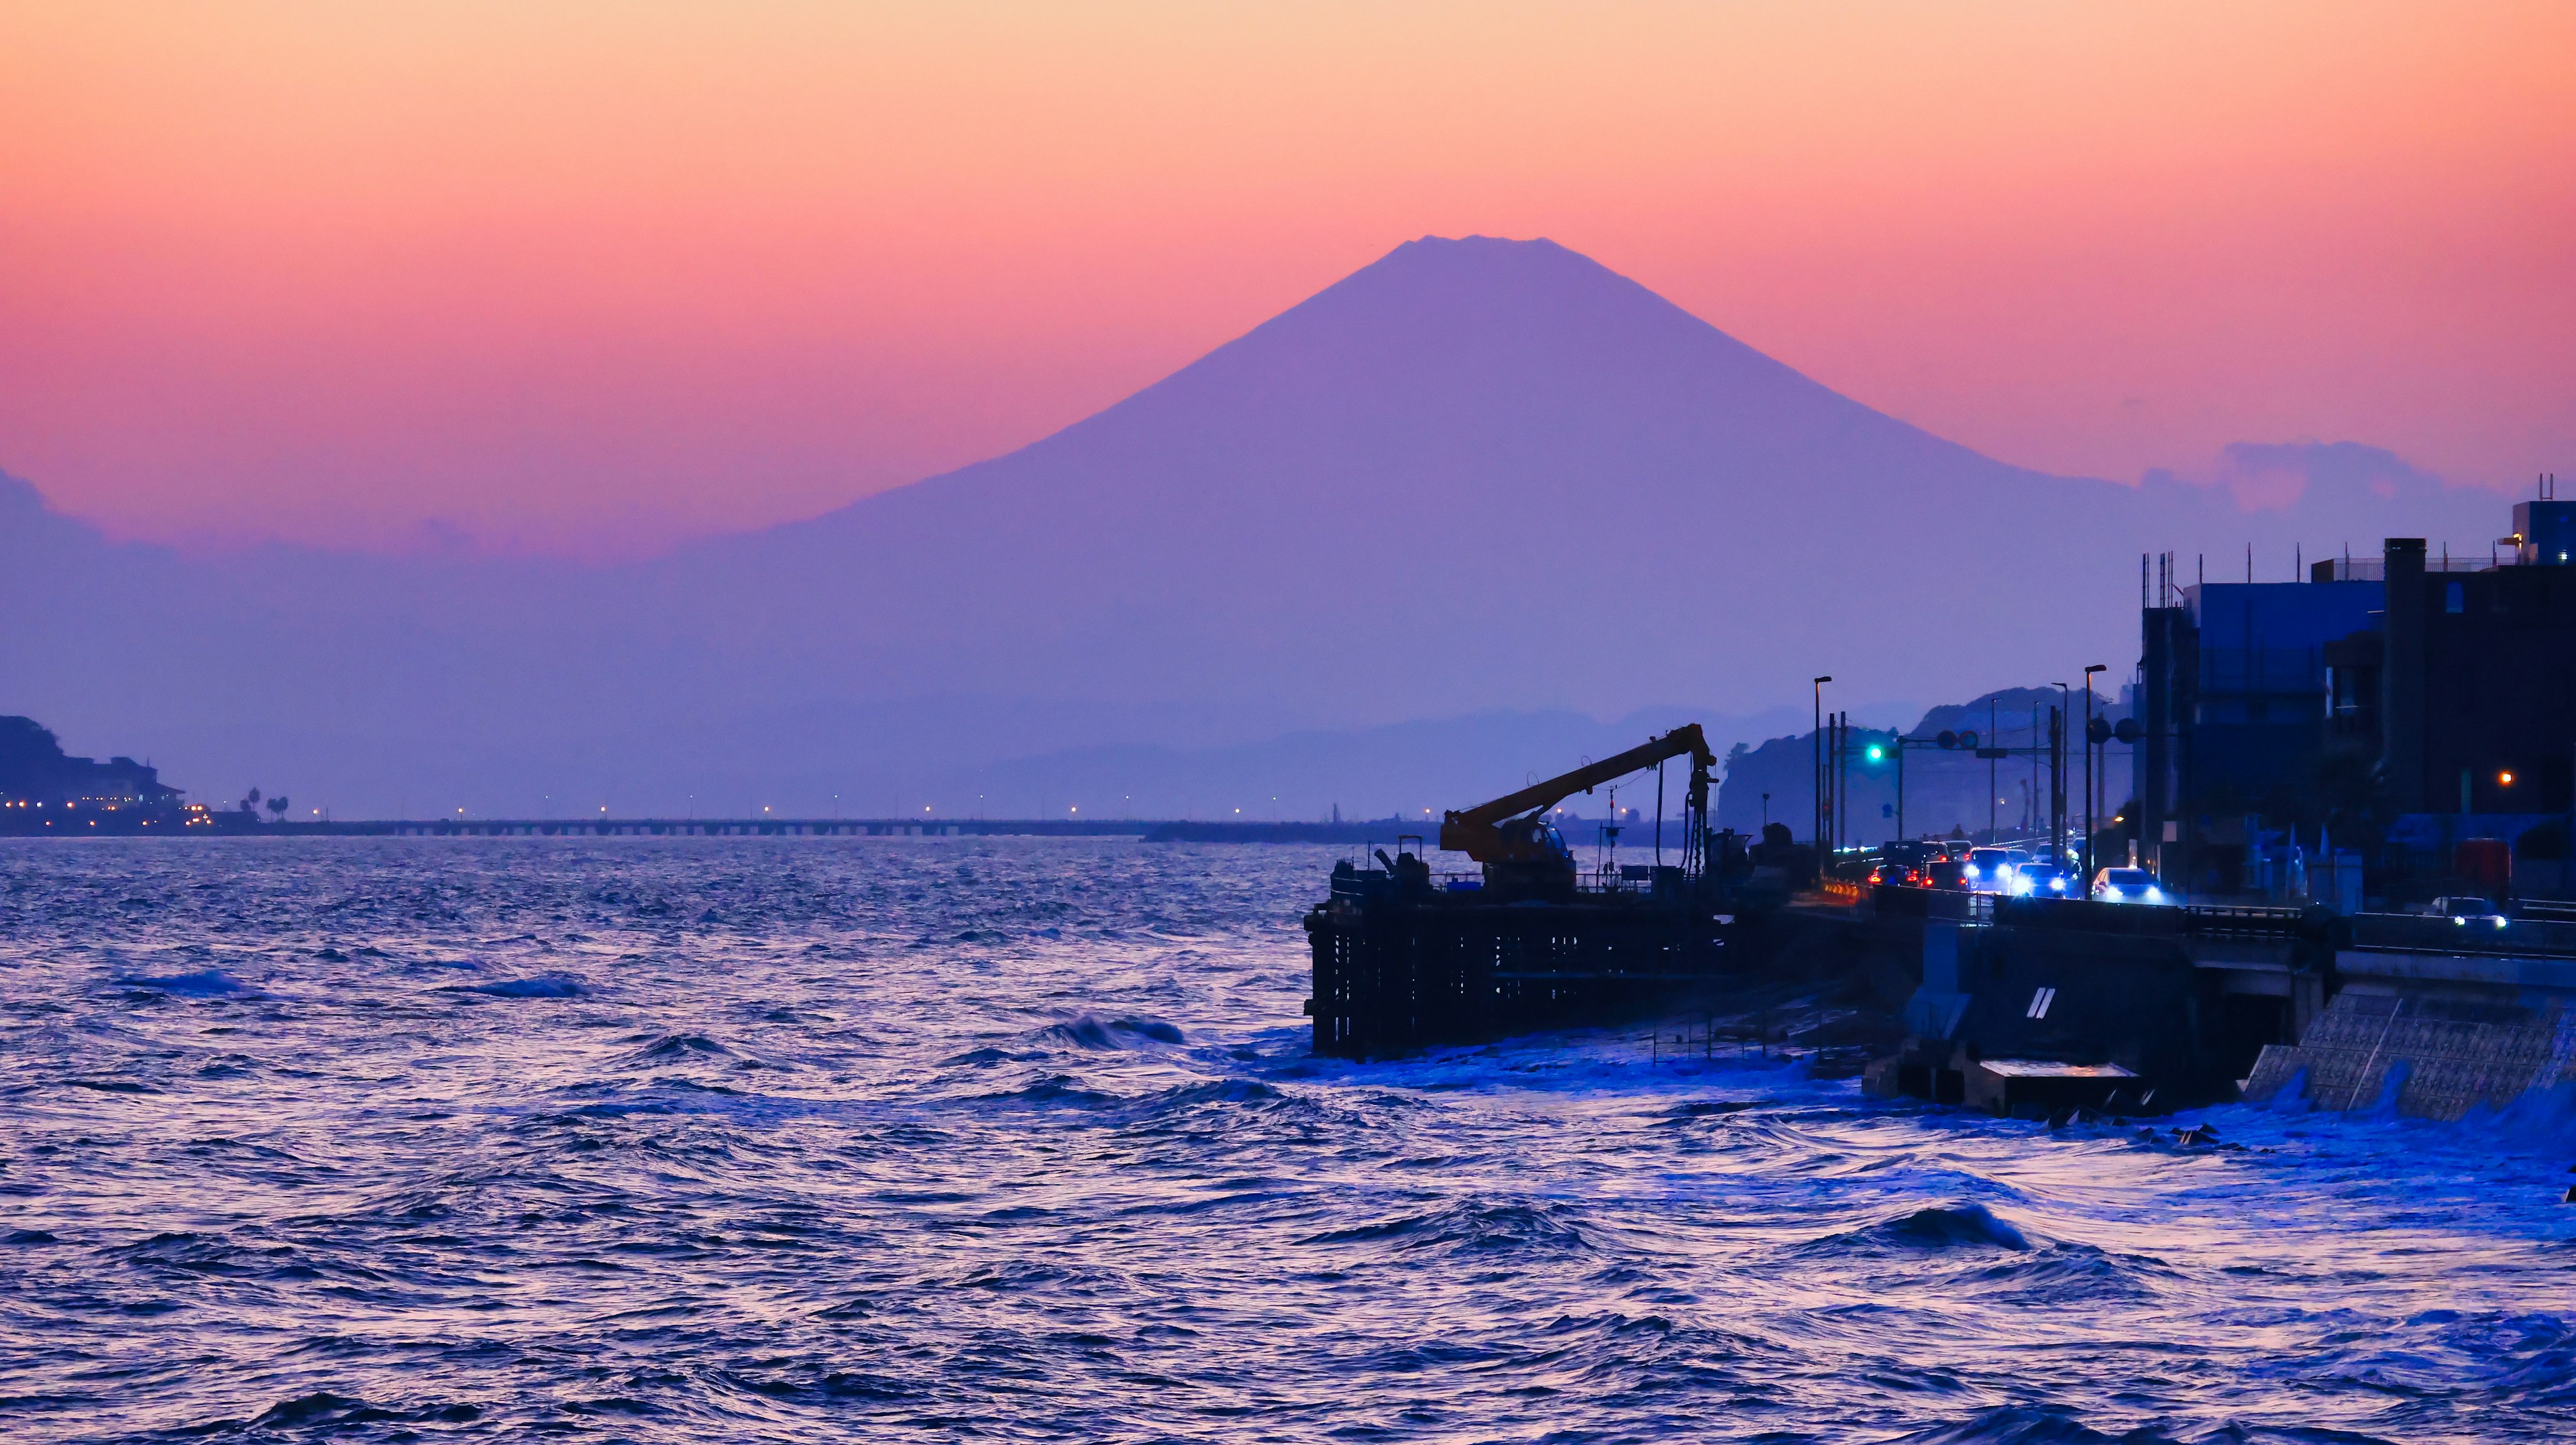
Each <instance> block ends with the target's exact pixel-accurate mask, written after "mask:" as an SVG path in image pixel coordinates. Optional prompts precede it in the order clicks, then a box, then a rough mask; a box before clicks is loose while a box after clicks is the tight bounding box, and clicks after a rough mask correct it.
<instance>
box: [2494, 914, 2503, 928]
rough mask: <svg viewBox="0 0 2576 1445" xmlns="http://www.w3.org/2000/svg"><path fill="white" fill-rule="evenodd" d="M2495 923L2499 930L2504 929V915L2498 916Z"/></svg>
mask: <svg viewBox="0 0 2576 1445" xmlns="http://www.w3.org/2000/svg"><path fill="white" fill-rule="evenodd" d="M2495 923H2496V927H2498V928H2502V927H2504V915H2503V914H2501V913H2499V914H2497V915H2496V921H2495Z"/></svg>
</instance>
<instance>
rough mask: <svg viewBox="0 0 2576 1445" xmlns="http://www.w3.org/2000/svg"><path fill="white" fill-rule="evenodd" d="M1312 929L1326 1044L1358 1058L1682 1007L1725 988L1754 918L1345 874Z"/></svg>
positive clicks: (1627, 896) (1643, 894)
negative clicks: (1416, 887) (1407, 885)
mask: <svg viewBox="0 0 2576 1445" xmlns="http://www.w3.org/2000/svg"><path fill="white" fill-rule="evenodd" d="M1675 871H1678V870H1675ZM1305 924H1306V933H1307V938H1308V941H1309V943H1310V945H1311V948H1312V951H1313V955H1314V997H1313V998H1312V999H1310V1000H1309V1001H1308V1002H1307V1005H1306V1008H1307V1011H1308V1012H1309V1013H1311V1014H1312V1015H1313V1016H1314V1020H1315V1051H1316V1052H1317V1053H1320V1054H1328V1055H1334V1056H1338V1057H1342V1058H1354V1059H1357V1058H1382V1057H1386V1056H1389V1055H1393V1054H1400V1053H1404V1052H1406V1051H1409V1050H1413V1049H1420V1048H1427V1047H1436V1046H1441V1045H1452V1044H1475V1043H1484V1042H1488V1041H1491V1040H1493V1039H1498V1038H1503V1037H1507V1036H1509V1035H1512V1034H1519V1033H1530V1032H1535V1031H1538V1030H1543V1029H1556V1028H1567V1027H1575V1026H1580V1025H1584V1024H1592V1023H1607V1022H1614V1021H1618V1020H1621V1019H1624V1018H1633V1017H1637V1016H1641V1015H1644V1014H1647V1013H1651V1012H1656V1011H1659V1010H1667V1009H1673V1008H1679V1007H1682V1006H1684V1005H1686V1004H1688V1003H1689V1002H1690V1000H1691V999H1692V998H1693V997H1694V996H1695V995H1696V994H1699V993H1702V992H1705V991H1709V990H1712V989H1714V988H1716V987H1718V986H1719V985H1720V984H1721V982H1722V980H1723V979H1724V978H1725V977H1726V975H1727V974H1728V973H1729V972H1730V971H1731V970H1732V959H1733V952H1732V950H1735V949H1738V948H1740V947H1741V941H1740V940H1741V938H1742V935H1743V934H1744V932H1745V931H1746V929H1747V928H1748V926H1749V925H1747V924H1744V923H1740V922H1739V921H1738V920H1737V919H1736V917H1735V916H1734V915H1732V914H1720V913H1718V912H1716V911H1715V909H1714V908H1713V907H1711V906H1710V905H1709V904H1708V903H1707V902H1706V901H1705V895H1701V894H1699V893H1698V892H1697V890H1692V891H1691V892H1690V893H1687V894H1685V893H1679V892H1678V891H1675V892H1668V893H1667V894H1665V895H1663V896H1657V895H1656V894H1655V893H1654V892H1653V891H1652V889H1651V887H1640V888H1637V889H1634V890H1628V891H1612V890H1603V891H1586V892H1582V893H1578V894H1577V895H1576V896H1575V897H1573V898H1572V899H1570V900H1563V901H1541V900H1534V899H1523V900H1519V901H1515V902H1509V903H1505V902H1498V901H1488V900H1487V898H1486V897H1485V896H1483V895H1481V894H1480V893H1478V892H1456V893H1452V892H1442V891H1434V890H1427V889H1426V890H1420V891H1414V892H1407V891H1406V890H1402V889H1399V888H1397V887H1395V886H1394V885H1393V883H1392V881H1391V880H1388V879H1386V878H1385V877H1384V876H1383V875H1376V874H1362V875H1359V876H1357V877H1336V879H1335V880H1334V890H1333V895H1332V897H1330V898H1328V899H1327V900H1325V901H1324V902H1323V903H1320V904H1318V905H1316V906H1315V907H1314V908H1313V909H1312V910H1310V911H1309V912H1308V913H1307V914H1306V919H1305Z"/></svg>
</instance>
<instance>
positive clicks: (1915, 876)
mask: <svg viewBox="0 0 2576 1445" xmlns="http://www.w3.org/2000/svg"><path fill="white" fill-rule="evenodd" d="M1869 881H1870V883H1871V884H1872V885H1873V886H1875V885H1877V884H1881V883H1884V884H1886V885H1887V886H1888V887H1890V888H1920V887H1922V886H1923V875H1922V874H1921V873H1919V872H1917V871H1916V870H1914V869H1913V868H1910V867H1908V866H1906V865H1905V864H1903V863H1899V862H1897V861H1895V860H1894V859H1890V860H1888V861H1887V862H1885V863H1881V864H1879V865H1878V866H1877V867H1875V868H1872V869H1871V870H1869Z"/></svg>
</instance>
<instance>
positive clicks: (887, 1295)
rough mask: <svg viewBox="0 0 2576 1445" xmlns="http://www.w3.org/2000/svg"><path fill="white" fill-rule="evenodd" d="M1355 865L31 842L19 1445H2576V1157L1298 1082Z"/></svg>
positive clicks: (2527, 1147)
mask: <svg viewBox="0 0 2576 1445" xmlns="http://www.w3.org/2000/svg"><path fill="white" fill-rule="evenodd" d="M1331 856H1332V855H1331V854H1329V853H1328V852H1326V851H1325V850H1321V849H1297V848H1220V847H1162V846H1151V845H1144V844H1139V843H1133V842H1124V841H1101V842H1089V841H1034V840H1032V841H1019V840H1007V839H1004V840H982V839H940V840H928V839H918V840H895V839H883V840H858V839H780V840H766V841H764V840H748V839H675V840H669V841H652V840H640V839H638V840H617V839H602V840H583V841H552V840H528V841H517V842H513V841H502V840H454V841H448V840H392V839H388V840H347V839H342V840H304V841H269V840H239V841H190V842H181V841H177V840H172V841H166V842H141V841H135V842H114V841H105V840H101V841H97V842H89V843H78V844H66V843H52V844H48V843H28V844H18V845H0V1438H6V1439H8V1440H11V1441H55V1440H93V1439H99V1440H103V1439H125V1438H147V1439H148V1438H188V1439H197V1438H210V1439H228V1438H240V1439H278V1440H289V1439H314V1438H333V1439H353V1440H405V1439H432V1438H443V1437H450V1436H453V1437H483V1438H533V1437H540V1436H549V1437H550V1436H566V1437H572V1438H581V1439H601V1440H618V1439H633V1440H727V1441H731V1440H799V1441H805V1440H816V1439H940V1440H946V1439H969V1438H983V1439H1044V1440H1167V1439H1193V1440H1197V1439H1204V1440H1245V1441H1251V1440H1261V1441H1268V1440H1433V1439H1437V1440H1553V1441H1588V1440H1662V1439H1674V1440H1761V1441H1779V1442H1788V1441H1887V1440H1896V1439H1906V1440H1925V1441H1998V1442H2006V1441H2010V1442H2022V1441H2028V1442H2042V1441H2045V1442H2060V1441H2076V1442H2081V1441H2094V1440H2101V1439H2105V1438H2110V1439H2120V1440H2126V1441H2132V1442H2138V1445H2147V1442H2158V1441H2169V1440H2170V1441H2201V1440H2225V1441H2240V1440H2280V1441H2341V1440H2386V1441H2406V1442H2416V1441H2435V1440H2540V1439H2568V1438H2576V1205H2563V1204H2561V1203H2559V1202H2558V1200H2559V1194H2560V1191H2561V1190H2562V1189H2563V1187H2564V1186H2565V1184H2566V1183H2568V1182H2569V1176H2568V1175H2567V1174H2566V1172H2565V1171H2566V1169H2567V1165H2568V1161H2569V1160H2570V1159H2571V1158H2576V1140H2571V1136H2570V1135H2569V1134H2568V1133H2567V1132H2566V1130H2565V1129H2564V1127H2563V1125H2560V1124H2558V1123H2555V1122H2553V1121H2552V1120H2551V1119H2549V1118H2546V1117H2540V1118H2532V1119H2523V1118H2516V1119H2511V1120H2482V1121H2473V1122H2472V1123H2469V1124H2464V1125H2452V1126H2441V1125H2427V1124H2417V1123H2409V1122H2402V1121H2396V1120H2389V1119H2376V1120H2373V1119H2347V1118H2331V1119H2324V1118H2316V1117H2298V1116H2294V1115H2284V1114H2277V1113H2267V1112H2259V1111H2254V1110H2249V1109H2220V1110H2214V1111H2211V1112H2210V1113H2209V1114H2207V1115H2206V1116H2199V1115H2195V1116H2192V1118H2190V1119H2186V1120H2183V1121H2180V1122H2184V1123H2189V1122H2193V1121H2195V1120H2197V1119H2200V1118H2204V1117H2205V1118H2206V1119H2207V1120H2208V1121H2210V1122H2211V1123H2212V1124H2214V1126H2215V1127H2216V1129H2217V1131H2218V1133H2219V1135H2220V1138H2221V1140H2222V1141H2223V1144H2222V1146H2220V1147H2210V1146H2204V1145H2188V1144H2182V1143H2178V1142H2176V1141H2175V1140H2174V1138H2173V1137H2172V1133H2171V1123H2170V1122H2169V1123H2167V1124H2165V1125H2163V1126H2161V1127H2160V1129H2159V1130H2158V1131H2157V1132H2155V1133H2153V1134H2151V1135H2146V1136H2142V1135H2141V1134H2140V1133H2139V1132H2138V1129H2137V1128H2136V1126H2130V1127H2112V1126H2109V1125H2102V1126H2086V1127H2076V1128H2069V1129H2061V1130H2058V1131H2055V1132H2051V1131H2049V1130H2047V1129H2046V1128H2044V1127H2042V1126H2038V1125H2031V1124H2016V1123H1999V1122H1996V1121H1993V1120H1990V1119H1985V1118H1981V1117H1967V1116H1961V1115H1955V1114H1949V1113H1943V1112H1938V1111H1932V1110H1927V1109H1924V1108H1920V1107H1912V1106H1907V1107H1895V1106H1887V1105H1881V1104H1876V1103H1872V1102H1869V1101H1866V1100H1863V1099H1862V1098H1860V1097H1859V1095H1858V1093H1857V1091H1856V1088H1855V1086H1854V1085H1853V1084H1851V1083H1850V1082H1847V1081H1843V1082H1818V1081H1811V1080H1809V1079H1806V1078H1804V1077H1803V1076H1802V1075H1801V1074H1800V1073H1799V1071H1798V1070H1797V1069H1796V1068H1795V1067H1787V1068H1783V1067H1781V1066H1779V1065H1777V1064H1776V1063H1766V1062H1764V1061H1762V1060H1759V1059H1753V1060H1737V1061H1723V1060H1721V1061H1719V1062H1716V1063H1709V1062H1705V1061H1684V1062H1680V1063H1676V1062H1675V1061H1673V1060H1671V1059H1669V1058H1664V1059H1662V1060H1661V1061H1660V1062H1658V1061H1657V1060H1656V1058H1655V1051H1653V1050H1651V1049H1649V1047H1648V1046H1647V1045H1645V1044H1644V1043H1643V1042H1641V1041H1640V1039H1639V1038H1637V1037H1636V1036H1635V1035H1634V1033H1633V1031H1632V1032H1630V1033H1625V1034H1619V1035H1610V1034H1585V1035H1573V1036H1563V1037H1554V1038H1540V1039H1529V1040H1522V1041H1516V1042H1514V1043H1511V1044H1508V1045H1506V1046H1502V1047H1497V1048H1492V1049H1480V1050H1467V1051H1457V1052H1450V1053H1443V1054H1439V1055H1436V1056H1431V1057H1425V1058H1419V1059H1414V1060H1409V1061H1402V1062H1394V1063H1383V1064H1369V1065H1352V1064H1344V1063H1338V1062H1332V1061H1324V1060H1317V1059H1314V1058H1310V1057H1309V1056H1308V1055H1307V1053H1306V1036H1305V1032H1304V1029H1303V1027H1302V1023H1303V1021H1302V1019H1301V1018H1300V1016H1299V1011H1298V1005H1299V1001H1300V1000H1302V999H1303V998H1304V997H1305V993H1306V985H1305V962H1304V953H1303V935H1302V934H1301V933H1300V931H1299V930H1298V928H1297V924H1296V920H1297V915H1298V913H1299V911H1300V910H1301V908H1302V907H1303V906H1304V904H1305V903H1306V902H1307V901H1308V900H1309V899H1310V898H1311V897H1312V896H1313V895H1314V894H1315V893H1316V891H1317V889H1318V888H1319V886H1320V880H1321V878H1322V875H1323V871H1324V869H1325V868H1326V867H1327V866H1328V865H1329V860H1330V857H1331Z"/></svg>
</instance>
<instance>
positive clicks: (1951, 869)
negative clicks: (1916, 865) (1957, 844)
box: [1923, 858, 1968, 893]
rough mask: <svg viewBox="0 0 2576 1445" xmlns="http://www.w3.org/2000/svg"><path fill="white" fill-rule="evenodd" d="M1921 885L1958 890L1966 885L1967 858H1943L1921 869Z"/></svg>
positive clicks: (1952, 890)
mask: <svg viewBox="0 0 2576 1445" xmlns="http://www.w3.org/2000/svg"><path fill="white" fill-rule="evenodd" d="M1923 886H1924V887H1926V888H1945V889H1948V890H1950V891H1951V892H1954V893H1955V892H1958V891H1960V890H1962V889H1965V888H1966V887H1967V886H1968V860H1967V859H1965V858H1944V859H1942V860H1941V861H1940V862H1938V863H1935V864H1933V865H1932V866H1931V867H1929V868H1926V869H1924V870H1923Z"/></svg>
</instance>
